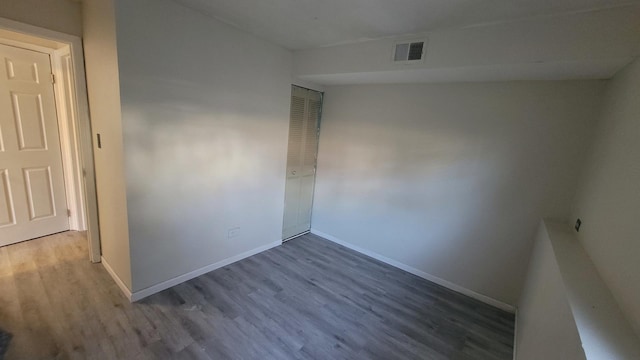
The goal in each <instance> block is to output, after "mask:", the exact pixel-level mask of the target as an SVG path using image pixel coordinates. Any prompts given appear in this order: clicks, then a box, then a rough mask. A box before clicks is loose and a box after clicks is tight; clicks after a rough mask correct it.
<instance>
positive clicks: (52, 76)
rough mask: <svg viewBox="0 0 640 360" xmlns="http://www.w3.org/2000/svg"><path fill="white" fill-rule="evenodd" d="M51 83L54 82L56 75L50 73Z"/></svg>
mask: <svg viewBox="0 0 640 360" xmlns="http://www.w3.org/2000/svg"><path fill="white" fill-rule="evenodd" d="M51 83H52V84H55V83H56V75H55V74H51Z"/></svg>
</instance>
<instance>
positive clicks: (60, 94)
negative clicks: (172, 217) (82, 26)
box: [0, 18, 100, 262]
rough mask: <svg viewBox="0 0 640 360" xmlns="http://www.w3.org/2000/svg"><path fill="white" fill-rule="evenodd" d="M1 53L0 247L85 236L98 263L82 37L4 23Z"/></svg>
mask: <svg viewBox="0 0 640 360" xmlns="http://www.w3.org/2000/svg"><path fill="white" fill-rule="evenodd" d="M0 52H1V53H2V58H1V59H0V60H1V62H0V75H2V76H0V81H3V83H2V84H0V85H1V86H0V90H2V92H3V93H2V94H0V96H2V97H3V99H0V106H2V108H0V111H2V113H3V118H4V119H3V121H2V123H0V126H3V127H5V129H2V128H0V137H3V139H4V145H3V144H2V143H0V151H3V152H5V154H4V155H5V156H4V157H5V158H6V159H3V160H4V161H3V164H0V195H1V196H0V200H2V201H0V207H2V208H3V209H2V210H3V211H1V212H0V215H2V216H3V217H4V218H3V219H2V220H3V221H2V224H0V232H3V231H4V234H3V241H2V242H0V246H3V245H8V244H11V243H14V242H17V241H24V240H28V239H30V238H33V237H39V236H45V235H48V234H47V232H50V233H55V232H58V231H64V230H77V231H87V240H88V248H89V258H90V260H91V261H92V262H100V237H99V228H98V209H97V198H96V184H95V175H94V163H93V147H92V137H91V125H90V120H89V107H88V101H87V90H86V82H85V71H84V58H83V53H82V42H81V39H80V38H79V37H76V36H72V35H67V34H63V33H59V32H56V31H51V30H47V29H42V28H39V27H35V26H31V25H27V24H23V23H19V22H15V21H12V20H8V19H4V18H0ZM5 115H7V116H5ZM3 139H0V141H3ZM3 146H4V147H3Z"/></svg>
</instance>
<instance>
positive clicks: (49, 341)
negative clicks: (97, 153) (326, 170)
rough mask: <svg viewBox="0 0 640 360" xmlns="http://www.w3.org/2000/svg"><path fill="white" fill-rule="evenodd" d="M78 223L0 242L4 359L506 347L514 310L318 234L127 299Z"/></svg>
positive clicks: (408, 353)
mask: <svg viewBox="0 0 640 360" xmlns="http://www.w3.org/2000/svg"><path fill="white" fill-rule="evenodd" d="M87 254H88V250H87V246H86V241H85V238H84V235H83V234H82V233H77V232H67V233H61V234H57V235H53V236H50V237H46V238H41V239H36V240H32V241H28V242H24V243H20V244H16V245H11V246H7V247H3V248H0V328H3V329H5V330H7V331H9V332H11V333H13V335H14V338H13V340H12V342H11V345H10V348H9V351H8V353H7V359H10V360H12V359H459V360H463V359H511V358H512V351H513V349H512V348H513V328H514V317H513V315H511V314H508V313H505V312H503V311H501V310H498V309H495V308H492V307H490V306H487V305H485V304H483V303H480V302H478V301H476V300H473V299H470V298H468V297H465V296H462V295H460V294H457V293H454V292H452V291H449V290H447V289H444V288H442V287H440V286H437V285H435V284H432V283H430V282H428V281H426V280H423V279H421V278H418V277H416V276H413V275H411V274H409V273H406V272H404V271H402V270H398V269H396V268H393V267H390V266H388V265H386V264H383V263H381V262H379V261H376V260H373V259H371V258H368V257H366V256H363V255H360V254H358V253H355V252H353V251H351V250H349V249H346V248H344V247H341V246H339V245H336V244H334V243H331V242H329V241H327V240H324V239H322V238H319V237H316V236H314V235H306V236H303V237H301V238H298V239H294V240H292V241H289V242H287V243H286V244H284V245H283V246H279V247H277V248H274V249H272V250H269V251H266V252H263V253H261V254H258V255H255V256H253V257H251V258H248V259H245V260H242V261H240V262H237V263H235V264H232V265H229V266H226V267H224V268H221V269H219V270H216V271H214V272H211V273H208V274H206V275H203V276H200V277H198V278H196V279H193V280H191V281H188V282H186V283H183V284H181V285H178V286H176V287H174V288H172V289H169V290H166V291H163V292H161V293H159V294H156V295H154V296H151V297H149V298H147V299H145V300H142V301H141V302H139V303H136V304H130V303H129V302H128V301H127V300H126V298H125V297H124V296H123V295H122V294H121V293H120V290H119V289H118V287H117V286H116V284H115V283H114V282H113V280H112V279H111V278H110V277H109V275H108V274H107V272H106V271H105V270H104V269H103V268H102V266H101V265H99V264H91V263H89V261H88V260H87V257H88V255H87Z"/></svg>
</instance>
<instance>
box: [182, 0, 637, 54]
mask: <svg viewBox="0 0 640 360" xmlns="http://www.w3.org/2000/svg"><path fill="white" fill-rule="evenodd" d="M175 1H177V2H179V3H181V4H183V5H185V6H188V7H191V8H193V9H195V10H198V11H200V12H202V13H205V14H207V15H209V16H212V17H215V18H216V19H219V20H221V21H224V22H226V23H229V24H231V25H233V26H236V27H238V28H240V29H242V30H245V31H247V32H250V33H253V34H255V35H257V36H259V37H262V38H264V39H266V40H269V41H271V42H274V43H276V44H280V45H282V46H284V47H286V48H288V49H309V48H317V47H323V46H329V45H336V44H344V43H352V42H358V41H363V40H370V39H378V38H384V37H390V36H398V35H405V34H414V33H424V32H429V31H432V30H435V29H446V28H456V27H464V26H470V25H477V24H486V23H492V22H504V21H511V20H518V19H523V18H530V17H537V16H550V15H556V14H564V13H570V12H580V11H589V10H596V9H603V8H609V7H615V6H621V5H628V4H637V3H640V1H629V0H269V1H265V0H175Z"/></svg>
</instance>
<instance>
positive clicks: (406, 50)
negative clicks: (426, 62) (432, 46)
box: [393, 41, 425, 63]
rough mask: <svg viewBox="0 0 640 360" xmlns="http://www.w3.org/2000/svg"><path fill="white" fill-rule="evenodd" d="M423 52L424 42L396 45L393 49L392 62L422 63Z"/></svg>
mask: <svg viewBox="0 0 640 360" xmlns="http://www.w3.org/2000/svg"><path fill="white" fill-rule="evenodd" d="M424 52H425V47H424V41H411V42H401V43H397V44H396V46H395V48H394V49H393V61H394V62H399V63H407V62H409V63H411V62H418V61H422V59H423V58H424Z"/></svg>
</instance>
